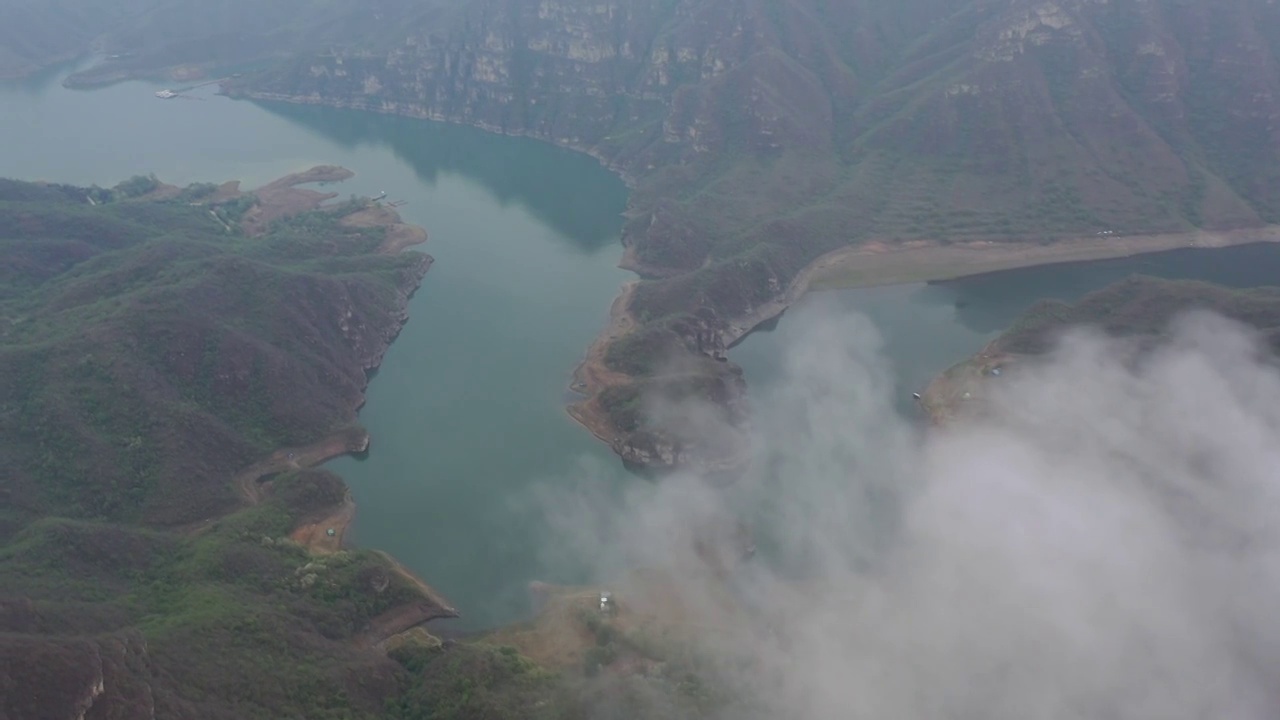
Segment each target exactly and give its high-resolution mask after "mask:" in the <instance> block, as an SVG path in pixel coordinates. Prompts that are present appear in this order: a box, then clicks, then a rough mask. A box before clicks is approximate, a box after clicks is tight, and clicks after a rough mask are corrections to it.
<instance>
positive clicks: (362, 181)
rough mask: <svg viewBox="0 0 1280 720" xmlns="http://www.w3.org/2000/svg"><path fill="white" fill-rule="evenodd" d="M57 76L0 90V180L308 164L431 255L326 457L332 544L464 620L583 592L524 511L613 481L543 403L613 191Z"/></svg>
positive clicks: (495, 140)
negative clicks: (558, 590) (422, 238)
mask: <svg viewBox="0 0 1280 720" xmlns="http://www.w3.org/2000/svg"><path fill="white" fill-rule="evenodd" d="M65 72H66V70H65V69H64V70H63V71H62V72H61V73H50V74H48V75H46V76H44V77H40V78H36V79H34V80H31V81H27V82H23V83H16V84H5V85H0V108H2V109H3V110H2V111H0V137H4V138H6V140H5V142H3V143H0V176H7V177H15V178H20V179H26V180H49V181H57V182H68V183H75V184H81V185H89V184H98V185H102V186H111V185H114V184H116V183H117V182H119V181H121V180H124V179H126V178H128V177H130V176H132V175H136V174H146V173H155V174H156V175H157V176H158V177H159V178H160V179H161V180H163V181H165V182H171V183H176V184H186V183H191V182H196V181H212V182H218V181H223V180H228V179H240V180H242V181H243V182H244V185H245V186H246V187H256V186H259V185H261V184H264V183H266V182H269V181H271V180H273V179H275V178H278V177H281V176H283V175H286V174H288V173H290V172H294V171H297V170H301V169H306V168H308V167H311V166H313V165H318V164H336V165H342V166H344V167H347V168H350V169H351V170H353V171H354V172H355V173H356V176H355V177H354V178H352V179H351V180H349V181H347V182H344V183H341V184H339V185H334V186H332V187H331V188H326V189H332V190H334V191H335V192H339V193H341V194H342V195H343V196H345V195H346V194H348V193H357V194H360V195H368V196H377V195H378V194H379V193H380V192H382V191H384V190H385V191H386V192H387V197H388V199H389V200H392V201H405V202H406V204H405V205H403V206H402V207H400V208H399V212H400V213H401V215H402V216H403V217H404V218H405V220H406V221H407V222H411V223H416V224H419V225H421V226H423V227H425V228H426V229H427V230H428V232H429V233H430V240H429V241H428V242H427V244H426V245H423V246H421V247H420V248H418V249H420V250H422V251H424V252H427V253H430V254H431V255H432V256H433V257H435V259H436V263H435V265H434V266H433V267H432V269H431V271H430V272H429V273H428V274H427V277H426V279H425V281H424V282H423V285H422V288H421V289H420V290H419V291H418V293H417V294H416V295H415V296H414V299H413V301H412V303H411V305H410V307H409V317H410V319H409V323H408V325H406V326H405V328H404V330H403V332H402V333H401V335H400V337H399V338H398V339H397V340H396V342H395V343H394V344H393V345H392V347H391V349H390V351H389V352H388V353H387V356H386V358H385V360H384V363H383V365H382V367H381V368H380V370H379V371H378V373H377V374H376V376H375V377H374V379H373V381H372V382H371V384H370V387H369V393H368V397H367V403H366V405H365V407H364V409H363V411H362V412H361V416H360V420H361V422H362V423H364V424H365V425H366V426H367V427H368V429H369V431H370V433H371V435H372V446H371V449H370V452H369V454H368V456H367V457H366V458H364V459H360V460H357V459H354V458H344V459H341V460H338V461H335V462H333V463H331V464H330V465H329V467H330V468H332V469H333V470H335V471H336V472H338V473H340V474H341V475H342V476H343V477H345V478H346V479H347V481H348V482H349V484H350V485H351V488H352V493H353V495H354V497H355V500H356V503H357V505H358V507H359V510H358V512H357V514H356V521H355V524H354V526H353V528H352V531H351V533H350V534H349V535H348V539H349V540H350V541H351V542H352V544H354V545H356V546H359V547H371V548H377V549H381V550H386V551H388V552H390V553H391V554H392V555H394V556H395V557H396V558H397V559H399V560H400V561H401V562H403V563H404V564H405V565H406V566H408V567H409V568H410V569H412V570H413V571H415V572H416V573H418V574H419V575H420V576H421V577H423V578H424V579H425V580H427V582H429V583H431V584H432V585H433V586H434V587H435V588H436V589H437V590H439V591H440V592H441V593H442V594H443V595H445V597H447V598H448V599H449V600H450V601H451V602H452V603H453V604H454V605H455V606H456V607H458V608H459V609H460V610H461V612H462V615H463V617H462V618H460V619H459V620H458V621H455V622H454V623H453V625H454V626H455V627H460V628H476V627H484V626H489V625H493V624H496V623H501V622H505V621H509V620H511V619H513V618H515V617H518V616H520V615H522V614H524V613H526V612H527V609H528V606H529V600H528V593H527V585H528V582H529V581H530V580H535V579H537V580H545V581H560V582H572V581H578V580H582V579H584V578H583V577H582V576H581V571H579V570H577V569H576V568H575V567H573V566H572V565H571V564H568V561H561V560H559V559H558V558H556V557H552V556H547V555H545V554H544V553H543V551H542V550H541V549H540V548H541V547H542V546H543V545H545V543H542V542H540V539H541V538H542V536H543V533H544V532H546V531H547V528H546V521H545V520H544V519H543V518H544V517H545V513H544V512H542V509H541V507H540V506H539V505H538V504H537V502H536V500H537V497H538V496H539V494H540V493H542V492H543V491H544V490H545V489H547V488H549V487H551V488H553V487H554V486H556V484H557V483H567V482H573V481H576V480H578V479H580V478H582V477H583V476H584V474H590V475H591V476H592V477H593V478H601V477H603V478H606V479H607V481H609V482H612V481H614V480H617V481H618V482H621V481H622V478H623V477H625V474H624V473H623V472H622V471H621V469H620V467H619V466H618V464H617V463H616V461H615V460H614V457H613V454H612V453H611V452H609V450H608V448H606V447H605V446H603V445H602V444H600V443H598V442H597V441H596V440H595V439H594V438H592V437H591V436H590V435H589V434H588V433H587V432H585V431H584V430H582V429H581V428H580V427H579V426H578V425H577V424H576V423H574V422H573V421H572V419H570V418H569V416H568V415H567V414H566V413H565V411H564V403H565V393H566V389H567V387H568V385H569V382H570V376H571V374H572V372H573V369H574V367H575V365H576V364H577V363H578V361H579V360H580V358H581V357H582V355H583V353H584V352H585V350H586V348H587V346H588V345H589V344H590V343H591V340H592V338H593V337H594V336H595V334H596V332H597V331H598V330H599V329H600V328H601V327H602V326H603V325H604V323H605V321H606V320H607V316H608V311H609V305H610V303H611V302H612V300H613V298H614V296H615V295H616V294H617V292H618V288H619V285H621V284H622V283H623V282H624V281H626V280H627V279H629V278H631V277H633V276H632V275H630V274H629V273H626V272H623V271H621V270H618V269H617V268H616V265H617V262H618V259H619V258H620V257H621V251H622V248H621V245H620V244H619V242H618V237H619V233H620V231H621V225H622V218H621V213H622V211H623V209H624V208H625V204H626V188H625V187H624V185H623V184H622V182H621V181H620V180H619V179H618V178H617V177H615V176H614V175H613V174H611V173H609V172H607V171H606V170H604V169H603V168H601V167H600V166H599V164H598V163H597V162H596V161H595V160H593V159H591V158H589V157H587V156H585V155H581V154H577V153H573V152H570V151H567V150H562V149H559V148H555V147H552V146H550V145H547V144H543V143H539V142H536V141H532V140H526V139H519V138H509V137H502V136H497V135H492V134H489V133H485V132H482V131H480V130H475V129H472V128H467V127H461V126H455V125H446V124H442V123H431V122H425V121H419V120H410V119H404V118H395V117H387V116H380V115H374V114H368V113H359V112H353V111H342V110H334V109H327V108H317V107H303V106H289V105H269V106H266V105H259V104H256V103H251V102H245V101H232V100H230V99H227V98H224V97H220V96H217V95H216V94H214V92H213V90H214V88H202V89H200V90H198V91H195V92H193V93H191V94H186V95H183V96H181V97H179V98H174V99H169V100H160V99H157V98H156V97H155V95H154V93H155V92H156V91H157V90H159V89H161V88H162V87H164V86H160V85H152V84H148V83H137V82H131V83H125V84H121V85H116V86H113V87H109V88H105V89H100V90H94V91H70V90H66V89H64V88H63V87H62V86H61V84H60V81H61V78H62V77H63V75H65Z"/></svg>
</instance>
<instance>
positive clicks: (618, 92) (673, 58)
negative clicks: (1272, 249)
mask: <svg viewBox="0 0 1280 720" xmlns="http://www.w3.org/2000/svg"><path fill="white" fill-rule="evenodd" d="M429 16H430V20H431V21H430V22H427V21H426V20H419V19H415V18H413V17H410V16H405V19H404V23H403V24H402V26H401V30H400V31H399V33H398V34H396V35H395V37H394V39H393V40H391V41H390V42H387V41H385V39H384V40H383V41H382V42H380V43H376V44H375V43H371V42H364V41H360V40H352V41H351V42H348V43H345V44H341V45H333V46H330V47H327V48H326V49H325V50H324V51H323V52H318V53H311V54H308V55H305V56H302V57H299V58H297V59H295V60H293V61H291V62H288V63H285V64H284V65H281V66H279V67H276V68H274V69H272V70H269V71H267V72H265V73H263V74H261V75H258V76H255V77H252V78H245V79H243V80H242V81H239V82H235V83H232V84H230V85H229V86H228V88H227V89H228V91H229V92H232V93H235V94H242V95H247V96H250V97H259V98H271V99H280V100H289V101H295V102H308V103H322V104H328V105H337V106H343V107H355V108H362V109H367V110H372V111H376V112H386V113H396V114H404V115H410V116H415V117H423V118H431V119H436V120H445V121H450V122H460V123H467V124H471V125H475V126H477V127H481V128H485V129H488V130H492V131H495V132H502V133H508V134H514V135H527V136H531V137H535V138H539V139H542V140H546V141H549V142H554V143H558V144H561V145H566V146H569V147H574V148H577V149H579V150H582V151H584V152H589V153H591V154H592V155H594V156H595V157H597V158H599V159H600V160H601V161H602V162H604V163H605V164H607V165H608V166H609V167H611V168H613V169H615V170H616V171H618V172H620V173H622V174H623V175H624V177H626V178H628V180H629V181H630V183H631V185H632V187H633V194H632V199H631V205H632V206H631V209H630V211H629V213H628V222H627V225H626V228H625V230H624V235H623V244H624V246H625V248H626V252H625V254H624V261H623V264H624V266H625V267H628V268H630V269H633V270H635V271H637V272H638V273H640V274H641V275H642V276H643V277H645V278H647V282H645V283H643V284H642V285H641V286H640V287H639V288H637V290H636V292H635V294H634V297H633V299H632V301H631V311H632V313H633V315H634V316H635V318H636V319H637V320H638V321H639V323H638V325H640V326H649V327H654V326H656V327H658V328H660V329H662V330H663V331H671V332H675V333H677V334H679V335H680V336H681V338H682V342H683V345H684V346H685V347H686V349H687V350H688V353H689V354H691V355H694V356H697V355H701V354H707V349H708V348H712V350H711V353H710V356H711V357H715V356H716V355H717V354H718V353H719V352H721V349H722V348H721V346H723V347H728V346H731V345H732V344H733V343H734V342H735V341H737V340H739V339H740V338H741V337H742V336H743V335H744V334H745V333H746V332H748V331H749V330H750V328H752V327H754V326H755V325H757V324H758V323H760V322H762V321H765V320H767V319H768V318H770V317H772V316H776V314H777V313H778V312H780V311H781V310H782V309H784V308H785V307H786V305H787V304H788V303H789V302H790V301H791V300H792V299H793V298H794V297H795V296H796V295H797V294H798V293H797V289H798V288H799V289H802V283H798V281H797V278H798V276H799V275H800V273H801V271H802V270H803V269H804V268H805V267H806V266H807V265H808V264H809V263H810V262H812V261H813V260H814V259H815V258H818V257H819V256H821V255H823V254H825V253H827V252H831V251H833V250H836V249H838V248H841V247H844V246H847V245H848V244H850V243H857V242H861V241H864V240H870V239H874V240H877V241H881V242H885V243H894V242H901V241H909V240H930V241H938V240H942V241H951V240H965V241H970V240H981V241H992V240H994V241H1000V240H1006V239H1011V240H1018V241H1027V240H1035V241H1040V242H1054V241H1058V240H1065V239H1067V238H1073V237H1088V236H1094V235H1095V234H1096V233H1097V232H1100V231H1103V230H1109V231H1111V232H1113V233H1116V234H1118V235H1124V234H1138V233H1151V232H1166V233H1167V232H1183V231H1189V230H1194V229H1198V228H1204V229H1214V230H1221V229H1230V228H1241V227H1256V226H1260V225H1263V224H1266V223H1272V222H1277V221H1280V178H1277V176H1276V175H1275V168H1276V167H1280V132H1278V131H1277V130H1276V128H1277V127H1280V65H1278V64H1277V53H1278V50H1280V47H1278V46H1277V45H1276V43H1274V42H1273V41H1272V40H1271V38H1274V37H1280V6H1277V5H1276V4H1275V3H1272V2H1268V1H1267V0H1232V1H1231V2H1227V3H1219V2H1210V1H1209V0H1187V1H1186V2H1181V3H1175V4H1168V3H1107V2H1096V1H1093V0H996V1H995V2H976V1H974V0H903V1H902V2H897V3H885V2H878V1H876V2H873V1H871V0H851V1H850V2H843V3H829V2H820V1H819V0H767V1H766V0H669V1H659V0H641V1H637V2H622V1H621V0H612V1H609V0H606V1H604V2H594V1H593V2H586V1H585V0H540V1H539V2H520V1H517V0H475V1H474V2H471V3H468V4H466V5H465V6H464V7H462V8H460V9H458V10H457V11H456V12H452V13H444V14H438V13H437V14H429ZM424 17H426V16H425V15H424ZM689 318H694V319H695V320H694V321H692V322H691V321H690V320H689ZM690 330H691V331H692V333H693V334H689V332H687V331H690ZM707 333H711V334H713V335H715V336H716V337H718V341H717V342H713V343H709V342H708V337H709V336H708V334H707ZM727 371H728V368H727V367H725V368H720V369H718V370H715V371H714V372H716V373H719V372H727ZM677 454H678V453H677Z"/></svg>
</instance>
